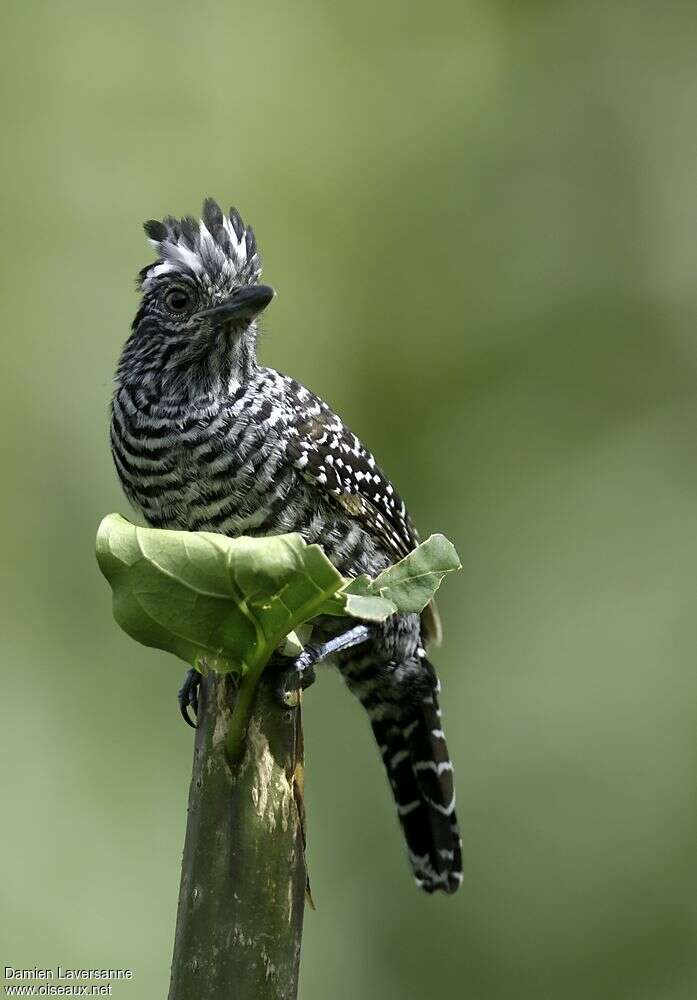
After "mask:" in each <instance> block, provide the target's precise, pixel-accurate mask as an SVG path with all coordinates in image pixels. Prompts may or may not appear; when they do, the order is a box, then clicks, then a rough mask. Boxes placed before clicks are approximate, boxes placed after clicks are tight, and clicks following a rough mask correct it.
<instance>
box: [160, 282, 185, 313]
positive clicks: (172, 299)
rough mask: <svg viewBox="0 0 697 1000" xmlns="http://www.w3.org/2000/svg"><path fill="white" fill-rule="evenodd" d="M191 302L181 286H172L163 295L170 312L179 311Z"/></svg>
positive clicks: (182, 310)
mask: <svg viewBox="0 0 697 1000" xmlns="http://www.w3.org/2000/svg"><path fill="white" fill-rule="evenodd" d="M190 302H191V296H190V294H189V293H188V292H185V291H184V289H182V288H172V289H171V290H170V291H169V292H167V294H166V295H165V305H166V306H167V308H168V309H171V311H172V312H175V313H181V312H184V310H185V309H186V308H187V307H188V306H189V304H190Z"/></svg>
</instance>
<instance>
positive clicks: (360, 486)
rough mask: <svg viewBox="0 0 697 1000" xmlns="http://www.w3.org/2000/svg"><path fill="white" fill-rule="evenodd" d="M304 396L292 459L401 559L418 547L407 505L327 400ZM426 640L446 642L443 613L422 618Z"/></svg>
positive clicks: (430, 611)
mask: <svg viewBox="0 0 697 1000" xmlns="http://www.w3.org/2000/svg"><path fill="white" fill-rule="evenodd" d="M296 385H297V390H296V391H297V392H298V393H299V394H300V398H299V399H298V407H297V409H296V411H295V412H296V416H295V419H294V421H293V423H292V427H291V436H290V442H289V446H288V454H289V458H290V459H291V461H292V462H293V464H294V466H295V468H296V469H298V470H299V471H300V472H301V473H302V475H303V476H304V477H305V479H307V480H308V482H310V483H312V485H313V486H314V487H320V488H321V489H322V491H323V492H324V493H326V494H327V495H328V497H330V498H331V500H332V501H333V502H334V503H336V504H338V505H339V506H340V507H342V508H343V510H345V511H346V512H347V513H348V514H349V515H350V516H351V517H353V518H355V519H356V520H357V521H358V522H359V523H360V524H361V526H362V527H363V528H365V530H366V531H367V532H368V533H369V534H370V535H371V536H372V537H373V538H375V539H376V540H377V541H379V542H380V544H381V545H382V546H383V547H384V548H385V550H386V551H387V552H388V553H389V555H390V556H391V557H392V558H393V559H394V560H395V561H398V560H399V559H403V558H404V556H406V555H408V554H409V553H410V552H411V551H412V550H413V549H414V548H415V547H416V546H417V545H418V544H419V536H418V533H417V531H416V528H415V527H414V525H413V524H412V521H411V518H410V517H409V514H408V512H407V509H406V506H405V504H404V501H403V500H402V498H401V497H400V496H399V494H398V493H397V491H396V489H395V488H394V486H393V485H392V483H391V482H390V481H389V479H388V478H387V476H386V475H385V474H384V473H383V472H382V470H381V469H380V467H379V466H378V464H377V463H376V461H375V459H374V458H373V456H372V455H371V453H370V452H369V451H368V449H367V448H365V447H364V446H363V444H361V442H360V440H359V438H358V437H357V436H356V435H355V434H354V433H353V432H352V431H351V430H349V428H348V427H346V426H345V425H344V423H343V421H342V420H341V418H340V417H338V416H337V415H336V414H335V413H334V412H333V411H332V410H331V409H330V408H329V407H328V406H327V404H326V403H324V402H322V400H320V399H318V398H317V397H316V396H313V394H311V393H310V392H309V391H308V390H307V389H305V388H304V387H302V386H300V385H299V384H297V383H296ZM421 622H422V627H423V632H424V638H425V639H426V640H428V641H432V642H435V643H439V642H440V638H441V628H440V619H439V616H438V611H437V609H436V607H435V604H434V603H433V602H431V604H429V605H428V606H427V607H426V608H424V610H423V612H422V614H421Z"/></svg>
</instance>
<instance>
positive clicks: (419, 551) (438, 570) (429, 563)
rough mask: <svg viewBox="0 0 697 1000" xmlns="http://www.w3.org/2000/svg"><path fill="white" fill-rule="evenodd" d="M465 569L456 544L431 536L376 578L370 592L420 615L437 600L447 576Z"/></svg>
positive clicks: (405, 610)
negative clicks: (442, 582) (434, 596)
mask: <svg viewBox="0 0 697 1000" xmlns="http://www.w3.org/2000/svg"><path fill="white" fill-rule="evenodd" d="M461 568H462V566H461V563H460V557H459V556H458V554H457V552H456V551H455V546H454V545H453V543H452V542H451V541H449V540H448V539H447V538H446V537H445V535H431V536H430V537H429V538H427V539H426V541H425V542H421V544H420V545H418V546H417V547H416V548H415V549H414V551H413V552H410V553H409V555H408V556H405V557H404V559H400V561H399V562H398V563H395V564H394V566H388V568H387V569H385V570H383V571H382V573H380V574H379V575H378V576H376V577H375V579H374V580H373V581H372V583H371V586H370V589H371V591H372V592H373V593H376V594H380V596H381V597H383V598H385V599H386V600H388V601H392V603H393V604H395V605H396V607H397V608H399V610H400V611H404V612H409V611H416V612H420V611H423V609H424V608H425V607H426V605H427V604H428V603H429V601H431V600H433V595H434V594H435V592H436V591H437V590H438V588H439V587H440V585H441V581H442V579H443V577H444V576H445V575H446V573H452V572H454V571H455V570H459V569H461Z"/></svg>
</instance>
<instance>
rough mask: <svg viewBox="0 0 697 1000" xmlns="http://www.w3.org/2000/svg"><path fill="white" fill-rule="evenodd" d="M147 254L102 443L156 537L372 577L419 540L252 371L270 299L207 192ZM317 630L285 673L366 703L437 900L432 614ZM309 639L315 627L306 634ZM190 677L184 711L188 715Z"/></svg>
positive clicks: (344, 451)
mask: <svg viewBox="0 0 697 1000" xmlns="http://www.w3.org/2000/svg"><path fill="white" fill-rule="evenodd" d="M143 227H144V229H145V232H146V235H147V236H148V237H149V240H150V243H151V245H152V247H153V248H154V250H155V252H156V257H155V259H154V260H153V261H151V263H149V264H147V265H146V266H145V267H144V268H143V269H142V270H141V271H140V272H139V274H138V278H137V288H138V290H139V292H140V293H141V295H142V298H141V300H140V304H139V308H138V310H137V312H136V315H135V318H134V320H133V323H132V327H131V332H130V335H129V337H128V339H127V340H126V343H125V345H124V347H123V350H122V352H121V356H120V359H119V361H118V365H117V369H116V375H115V384H114V391H113V396H112V402H111V419H110V439H111V451H112V455H113V460H114V463H115V466H116V470H117V474H118V477H119V479H120V481H121V485H122V487H123V490H124V492H125V494H126V496H127V498H128V500H129V501H130V503H131V504H132V505H133V507H134V508H135V509H136V510H137V511H139V512H140V514H141V515H142V516H143V517H144V519H145V521H146V522H147V523H148V524H149V525H151V526H153V527H157V528H173V529H178V530H185V531H209V532H219V533H221V534H223V535H227V536H229V537H238V536H241V535H247V536H264V535H278V534H284V533H287V532H298V533H299V534H300V535H301V536H302V537H303V539H304V540H305V541H306V542H307V543H309V544H312V543H318V544H319V545H320V546H321V547H322V548H323V550H324V552H325V553H326V555H327V556H328V558H329V559H330V560H331V562H332V563H333V564H334V566H335V567H336V568H337V569H338V570H339V571H340V572H341V573H342V574H343V575H344V576H346V577H354V576H358V575H360V574H364V573H367V574H369V575H370V576H375V575H376V574H377V573H379V572H380V571H382V570H383V569H385V568H386V567H387V566H389V565H391V564H392V563H394V562H396V561H398V560H399V559H402V558H403V557H404V556H406V555H408V553H410V552H411V551H412V550H413V549H414V548H415V547H416V545H417V544H418V543H419V536H418V534H417V532H416V529H415V528H414V525H413V523H412V521H411V518H410V516H409V514H408V512H407V509H406V506H405V504H404V501H403V500H402V498H401V497H400V495H399V494H398V492H397V490H396V488H395V487H394V486H393V484H392V483H391V482H390V480H389V479H388V477H387V476H386V475H385V473H384V472H383V471H382V469H381V468H380V466H379V465H378V464H377V462H376V460H375V458H374V457H373V455H372V454H371V452H370V451H369V450H368V449H367V448H366V447H365V446H364V445H363V444H362V442H361V441H360V440H359V438H358V437H357V436H356V435H355V434H354V433H353V432H352V431H351V430H350V429H349V428H348V427H347V426H346V424H345V423H344V422H343V420H342V419H341V417H340V416H338V415H337V414H336V413H335V412H334V411H333V410H332V409H331V408H330V406H329V405H328V404H327V403H326V402H324V401H323V400H322V399H320V397H319V396H317V395H315V393H314V392H312V391H311V390H310V389H308V388H306V387H305V386H304V385H302V384H301V383H299V382H298V381H296V380H295V379H294V378H291V377H290V376H288V375H284V374H281V373H280V372H278V371H275V370H274V369H273V368H268V367H264V366H262V365H261V364H260V363H259V361H258V360H257V340H258V335H259V331H260V317H261V314H262V312H263V311H264V310H265V309H266V308H267V306H269V304H270V303H271V301H272V299H273V298H274V295H275V292H274V290H273V288H271V287H270V286H269V285H265V284H262V283H261V282H260V278H261V274H262V262H261V256H260V252H259V249H258V247H257V242H256V238H255V235H254V231H253V229H252V228H251V226H247V225H245V224H244V222H243V221H242V218H241V216H240V214H239V213H238V212H237V210H236V209H234V208H231V209H230V210H229V212H227V213H225V212H223V210H222V209H221V208H220V206H219V205H218V204H217V202H216V201H214V200H213V199H212V198H206V200H205V201H204V203H203V208H202V211H201V216H200V218H199V219H196V218H195V217H193V216H185V217H183V218H175V217H173V216H167V217H165V218H164V219H162V220H161V221H159V220H155V219H150V220H148V221H147V222H145V223H144V224H143ZM340 622H341V619H338V618H330V617H329V616H325V617H324V618H322V619H320V620H319V621H318V623H317V624H318V630H317V635H318V636H319V638H320V640H321V641H319V642H315V644H314V645H313V646H308V648H307V649H306V650H305V651H304V652H303V653H301V654H300V656H299V657H298V659H297V660H296V661H295V664H294V666H293V669H294V670H295V671H297V673H296V677H297V682H298V685H299V686H302V687H304V686H306V685H307V684H308V683H310V682H311V680H312V679H313V678H314V664H315V663H317V662H319V661H321V660H324V659H330V660H333V662H335V663H336V665H337V666H338V669H339V671H340V673H341V675H342V677H343V679H344V681H345V682H346V685H347V687H348V688H349V690H350V691H351V692H352V694H353V695H355V696H356V697H357V698H358V699H359V701H360V702H361V704H362V705H363V707H364V708H365V710H366V712H367V715H368V719H369V722H370V725H371V727H372V730H373V733H374V736H375V739H376V741H377V744H378V747H379V750H380V753H381V755H382V759H383V762H384V766H385V769H386V772H387V776H388V779H389V782H390V785H391V787H392V791H393V794H394V798H395V801H396V805H397V813H398V816H399V821H400V823H401V826H402V829H403V833H404V837H405V840H406V847H407V853H408V858H409V861H410V865H411V869H412V873H413V876H414V879H415V881H416V883H417V885H418V886H420V887H421V888H422V889H423V890H425V891H426V892H428V893H433V892H436V891H442V892H445V893H453V892H454V891H455V890H457V889H458V887H459V886H460V884H461V883H462V878H463V875H462V841H461V838H460V833H459V829H458V824H457V818H456V813H455V789H454V780H453V767H452V763H451V760H450V756H449V754H448V750H447V746H446V742H445V737H444V733H443V726H442V718H441V710H440V707H439V695H440V683H439V681H438V678H437V675H436V671H435V669H434V667H433V665H432V663H431V661H430V659H429V657H428V653H427V645H428V644H429V643H436V644H437V643H438V642H439V640H440V622H439V618H438V613H437V611H436V609H435V606H434V605H433V604H431V605H429V606H428V607H427V608H425V609H424V611H423V612H422V614H421V615H418V614H406V613H397V614H394V615H392V616H391V617H389V618H388V619H386V620H385V621H384V622H382V623H379V624H370V625H369V624H367V623H365V624H361V625H354V626H353V627H352V628H350V629H348V630H346V631H342V628H343V627H345V626H342V625H341V624H338V623H340ZM314 638H315V635H314V634H313V639H314ZM197 681H200V675H199V674H198V673H197V672H196V671H193V670H192V671H189V674H188V675H187V679H186V681H185V683H184V685H183V687H182V689H181V691H180V692H179V698H180V706H181V710H182V714H184V716H185V718H187V713H188V710H189V707H190V706H191V707H193V710H194V712H197V710H198V700H197V693H196V688H197Z"/></svg>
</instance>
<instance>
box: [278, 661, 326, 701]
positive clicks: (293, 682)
mask: <svg viewBox="0 0 697 1000" xmlns="http://www.w3.org/2000/svg"><path fill="white" fill-rule="evenodd" d="M274 665H275V666H276V667H277V669H278V679H277V681H276V684H275V689H276V696H277V698H278V700H279V701H280V703H281V704H282V705H285V706H286V708H293V707H294V706H295V705H297V704H298V701H299V697H300V692H301V691H304V690H305V689H306V688H309V687H310V685H312V684H314V683H315V680H316V679H317V675H316V674H315V668H314V666H313V663H312V660H311V658H310V657H309V656H308V650H303V652H302V653H301V654H300V656H298V657H296V658H295V660H293V662H292V663H291V664H290V666H289V665H288V659H287V658H286V657H278V659H277V660H275V661H274Z"/></svg>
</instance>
